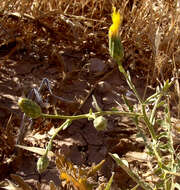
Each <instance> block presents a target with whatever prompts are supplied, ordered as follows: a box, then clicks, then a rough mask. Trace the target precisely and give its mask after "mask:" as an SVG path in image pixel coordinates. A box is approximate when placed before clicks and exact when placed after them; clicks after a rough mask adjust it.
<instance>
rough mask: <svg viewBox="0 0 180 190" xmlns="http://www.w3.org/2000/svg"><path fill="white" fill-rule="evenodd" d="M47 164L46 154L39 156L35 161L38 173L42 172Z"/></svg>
mask: <svg viewBox="0 0 180 190" xmlns="http://www.w3.org/2000/svg"><path fill="white" fill-rule="evenodd" d="M48 165H49V159H48V157H47V155H44V156H42V157H40V158H39V159H38V161H37V171H38V172H39V173H40V174H41V173H43V172H44V171H46V169H47V167H48Z"/></svg>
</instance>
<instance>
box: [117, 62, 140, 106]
mask: <svg viewBox="0 0 180 190" xmlns="http://www.w3.org/2000/svg"><path fill="white" fill-rule="evenodd" d="M118 68H119V71H120V72H121V73H123V75H124V76H125V78H126V80H127V83H128V85H129V87H130V88H131V90H132V91H133V92H134V94H135V95H136V98H137V99H138V101H139V102H140V103H141V104H143V101H142V100H141V98H140V96H139V94H138V93H137V91H136V88H135V87H134V84H133V83H132V81H131V79H130V78H129V76H128V75H127V73H126V71H125V70H124V68H123V66H122V64H121V63H119V64H118Z"/></svg>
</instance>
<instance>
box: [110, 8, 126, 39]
mask: <svg viewBox="0 0 180 190" xmlns="http://www.w3.org/2000/svg"><path fill="white" fill-rule="evenodd" d="M111 17H112V21H113V24H112V25H111V27H110V28H109V38H112V37H113V36H118V33H119V28H120V25H121V23H122V20H123V17H122V16H121V15H120V12H119V11H118V12H116V8H115V7H113V13H112V15H111Z"/></svg>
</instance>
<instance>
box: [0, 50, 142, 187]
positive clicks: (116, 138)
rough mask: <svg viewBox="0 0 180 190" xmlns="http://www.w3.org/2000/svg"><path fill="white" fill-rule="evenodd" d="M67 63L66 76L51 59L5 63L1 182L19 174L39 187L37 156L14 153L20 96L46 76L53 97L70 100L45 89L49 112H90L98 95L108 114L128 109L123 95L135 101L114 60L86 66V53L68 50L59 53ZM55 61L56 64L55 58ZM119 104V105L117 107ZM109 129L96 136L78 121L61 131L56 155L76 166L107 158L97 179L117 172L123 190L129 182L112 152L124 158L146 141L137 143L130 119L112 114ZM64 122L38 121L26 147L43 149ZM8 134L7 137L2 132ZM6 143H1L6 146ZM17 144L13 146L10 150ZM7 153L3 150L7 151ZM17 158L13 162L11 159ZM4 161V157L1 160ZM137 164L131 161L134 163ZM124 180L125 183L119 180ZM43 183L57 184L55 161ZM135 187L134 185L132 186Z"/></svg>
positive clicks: (91, 61)
mask: <svg viewBox="0 0 180 190" xmlns="http://www.w3.org/2000/svg"><path fill="white" fill-rule="evenodd" d="M60 56H61V59H62V60H63V62H64V64H65V65H68V68H67V71H66V72H64V73H63V71H62V68H61V65H60V64H61V63H59V64H51V63H49V61H42V62H40V61H39V62H37V61H33V60H32V58H31V57H28V56H27V57H26V60H24V58H23V60H22V61H21V62H20V61H19V60H18V61H16V60H13V59H8V60H6V61H4V60H1V61H2V62H3V65H2V66H1V71H0V72H1V84H0V88H1V103H0V108H1V112H0V113H1V115H0V117H1V135H6V137H7V140H6V142H1V143H5V146H7V147H6V151H7V153H8V155H4V156H7V157H8V159H12V160H11V161H10V163H9V162H8V163H7V162H5V163H4V164H2V165H1V174H3V175H1V180H2V179H4V178H7V177H8V176H9V175H10V174H12V173H14V174H18V175H20V176H22V177H23V179H25V180H26V181H27V182H29V183H33V184H35V181H36V180H39V174H38V173H37V172H36V169H35V168H36V161H37V155H33V153H30V152H27V151H24V150H23V151H22V152H21V158H20V157H19V158H17V157H16V155H15V147H14V143H15V139H16V138H17V135H18V132H17V129H18V128H19V125H20V119H21V115H22V114H21V112H20V110H19V108H18V106H17V101H18V98H19V97H21V96H25V95H27V94H28V93H29V92H30V90H31V89H32V88H35V87H39V86H40V83H41V82H42V80H43V79H44V78H48V80H49V81H50V82H51V87H52V91H53V93H54V94H55V95H57V96H60V97H63V98H65V99H67V100H69V101H70V103H69V102H63V101H57V100H56V99H55V98H53V97H51V95H50V94H49V92H48V91H47V90H46V89H45V90H43V92H42V94H41V95H42V96H43V97H44V101H48V102H49V103H50V107H49V108H48V109H46V110H44V111H45V112H46V113H56V112H57V113H60V114H64V115H72V114H74V113H76V114H82V113H88V111H89V109H90V108H92V95H93V96H95V98H96V100H97V102H98V104H99V106H100V108H101V109H102V110H109V109H111V108H112V107H116V108H118V109H119V110H122V111H123V110H124V109H126V107H125V106H124V105H123V104H124V103H123V101H122V94H126V95H127V97H129V100H130V101H131V102H132V103H133V104H135V103H136V99H135V97H133V96H132V95H131V92H130V90H129V88H128V87H127V84H126V81H125V80H124V78H123V76H121V74H120V73H119V71H118V68H117V67H116V66H115V64H114V63H113V62H112V61H111V62H110V61H109V62H108V61H107V60H102V59H101V58H98V57H95V58H90V59H88V61H87V62H86V61H84V62H82V59H83V56H84V55H83V54H82V53H81V52H78V51H73V50H67V51H66V52H64V53H63V54H60ZM51 61H52V60H51ZM133 81H134V82H135V83H136V84H137V85H138V86H139V87H138V86H137V87H138V89H139V91H141V94H143V90H144V88H142V84H141V82H142V83H144V81H141V82H140V81H139V82H137V79H136V78H135V77H134V79H133ZM117 102H118V103H117ZM107 118H108V129H107V130H106V131H103V132H98V131H97V130H96V129H95V128H94V127H93V123H92V121H88V120H86V119H83V120H78V121H74V122H73V123H72V124H71V126H70V127H69V128H68V129H67V130H65V131H62V132H61V133H60V134H59V135H58V137H57V138H56V139H55V141H54V151H57V152H59V153H63V154H64V155H66V157H68V159H70V160H71V161H72V162H73V163H74V164H77V165H85V166H91V165H92V164H93V163H96V164H97V163H99V162H100V161H101V160H103V159H106V162H107V164H105V166H104V167H103V169H102V171H101V172H102V173H101V174H99V175H100V176H98V177H102V176H103V177H104V180H105V181H106V180H107V179H109V177H110V176H111V172H112V170H113V168H114V170H115V171H117V176H115V178H117V183H118V185H120V186H121V187H123V188H125V187H126V186H127V183H128V184H129V183H130V182H129V181H131V179H130V178H129V177H128V176H127V174H126V173H125V172H123V171H119V170H120V168H118V167H117V166H116V165H115V164H114V163H113V161H112V159H111V158H110V157H109V156H108V152H111V153H118V154H119V155H120V156H122V155H125V154H126V153H128V152H133V151H135V152H138V151H143V148H144V145H143V142H138V141H137V140H135V139H136V132H137V131H136V128H135V126H134V125H133V122H132V121H130V120H129V119H128V118H126V117H120V116H111V117H110V116H109V117H107ZM61 122H62V121H58V120H56V121H54V120H46V121H43V120H40V119H39V120H37V121H34V124H33V126H32V128H31V129H28V131H27V133H26V135H25V137H24V140H23V142H22V144H24V145H31V146H38V147H42V148H43V147H44V146H45V144H46V142H47V139H48V137H50V134H48V132H49V131H50V129H52V128H56V127H58V126H59V125H60V124H61ZM4 131H6V133H5V134H4ZM2 145H3V144H2ZM12 145H13V146H12ZM4 153H5V152H4ZM13 156H14V157H16V158H12V157H13ZM3 159H4V160H6V159H5V158H3ZM132 160H133V159H132ZM122 177H123V180H119V179H121V178H122ZM41 180H42V181H43V183H47V182H49V181H50V180H53V181H55V182H56V183H57V184H58V183H60V182H58V181H59V179H58V172H57V170H56V169H55V165H54V164H53V163H52V165H50V166H49V167H48V170H47V171H46V172H45V173H44V174H43V175H42V176H41ZM132 185H133V183H132Z"/></svg>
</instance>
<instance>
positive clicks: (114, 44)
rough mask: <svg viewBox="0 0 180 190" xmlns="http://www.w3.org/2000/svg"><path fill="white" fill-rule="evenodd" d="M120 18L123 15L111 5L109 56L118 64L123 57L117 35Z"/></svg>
mask: <svg viewBox="0 0 180 190" xmlns="http://www.w3.org/2000/svg"><path fill="white" fill-rule="evenodd" d="M122 20H123V16H122V15H121V14H120V12H119V11H116V8H115V7H113V13H112V21H113V24H112V25H111V26H110V28H109V52H110V55H111V57H112V58H113V59H115V60H116V61H117V63H118V64H121V62H122V59H123V57H124V49H123V45H122V43H121V38H120V35H119V29H120V25H121V23H122Z"/></svg>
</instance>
